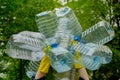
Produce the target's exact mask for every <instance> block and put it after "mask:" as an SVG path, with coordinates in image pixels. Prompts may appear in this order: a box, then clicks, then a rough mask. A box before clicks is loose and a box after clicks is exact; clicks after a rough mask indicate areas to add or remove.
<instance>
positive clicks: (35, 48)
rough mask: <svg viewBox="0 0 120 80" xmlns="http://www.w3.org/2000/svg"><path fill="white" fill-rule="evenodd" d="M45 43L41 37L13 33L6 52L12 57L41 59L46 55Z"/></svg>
mask: <svg viewBox="0 0 120 80" xmlns="http://www.w3.org/2000/svg"><path fill="white" fill-rule="evenodd" d="M43 47H45V44H43V42H42V41H41V40H40V39H36V38H32V37H28V36H22V35H20V34H15V35H12V36H11V37H10V39H9V41H8V43H7V46H6V51H5V52H6V53H7V54H8V55H9V56H10V57H12V58H19V59H25V60H33V61H39V60H41V58H42V57H43V56H44V54H42V52H41V51H42V49H43Z"/></svg>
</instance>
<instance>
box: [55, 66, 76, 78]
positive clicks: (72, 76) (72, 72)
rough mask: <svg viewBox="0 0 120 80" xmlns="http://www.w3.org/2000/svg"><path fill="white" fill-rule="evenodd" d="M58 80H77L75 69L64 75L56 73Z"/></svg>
mask: <svg viewBox="0 0 120 80" xmlns="http://www.w3.org/2000/svg"><path fill="white" fill-rule="evenodd" d="M56 80H75V69H74V68H73V69H71V70H69V71H66V72H63V73H56Z"/></svg>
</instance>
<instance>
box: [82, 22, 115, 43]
mask: <svg viewBox="0 0 120 80" xmlns="http://www.w3.org/2000/svg"><path fill="white" fill-rule="evenodd" d="M113 37H114V30H113V29H112V28H111V26H110V24H109V23H108V22H106V21H100V22H98V23H97V24H95V25H93V26H92V27H90V28H89V29H87V30H86V31H84V32H83V33H82V37H81V40H83V41H85V42H86V43H89V42H92V43H96V44H105V43H107V42H109V41H110V40H112V39H113Z"/></svg>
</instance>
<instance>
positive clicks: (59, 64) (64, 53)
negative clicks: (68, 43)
mask: <svg viewBox="0 0 120 80" xmlns="http://www.w3.org/2000/svg"><path fill="white" fill-rule="evenodd" d="M46 54H47V55H48V57H49V58H50V64H51V66H52V67H53V68H54V69H55V70H56V71H57V72H58V73H61V72H66V71H69V70H71V69H72V67H73V56H72V54H71V53H69V52H68V50H66V49H64V48H62V47H56V48H52V49H51V50H48V51H47V52H46Z"/></svg>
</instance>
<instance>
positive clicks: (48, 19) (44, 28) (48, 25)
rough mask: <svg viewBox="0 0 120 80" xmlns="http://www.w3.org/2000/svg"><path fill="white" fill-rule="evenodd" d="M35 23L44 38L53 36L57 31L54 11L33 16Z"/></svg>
mask: <svg viewBox="0 0 120 80" xmlns="http://www.w3.org/2000/svg"><path fill="white" fill-rule="evenodd" d="M35 21H36V24H37V26H38V30H39V31H40V33H43V34H44V35H45V37H46V38H50V37H52V36H54V34H55V32H56V30H57V16H56V14H55V13H54V11H45V12H41V13H39V14H36V15H35Z"/></svg>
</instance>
